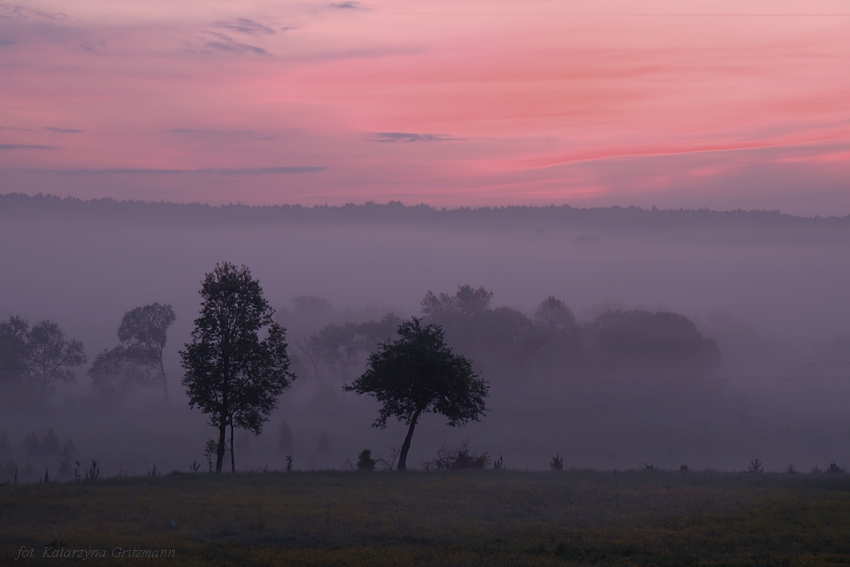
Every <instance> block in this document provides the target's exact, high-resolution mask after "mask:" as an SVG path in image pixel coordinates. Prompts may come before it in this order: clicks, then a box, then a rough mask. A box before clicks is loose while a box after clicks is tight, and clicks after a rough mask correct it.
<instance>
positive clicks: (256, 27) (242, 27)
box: [213, 18, 277, 35]
mask: <svg viewBox="0 0 850 567" xmlns="http://www.w3.org/2000/svg"><path fill="white" fill-rule="evenodd" d="M213 25H215V26H216V27H219V28H224V29H228V30H233V31H237V32H240V33H244V34H248V35H261V34H265V35H273V34H275V33H277V32H276V31H274V30H273V29H272V28H270V27H267V26H264V25H263V24H261V23H258V22H255V21H254V20H249V19H248V18H237V19H235V20H233V21H230V22H216V23H215V24H213Z"/></svg>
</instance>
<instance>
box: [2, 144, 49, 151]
mask: <svg viewBox="0 0 850 567" xmlns="http://www.w3.org/2000/svg"><path fill="white" fill-rule="evenodd" d="M58 149H59V148H57V147H56V146H42V145H37V144H0V150H58Z"/></svg>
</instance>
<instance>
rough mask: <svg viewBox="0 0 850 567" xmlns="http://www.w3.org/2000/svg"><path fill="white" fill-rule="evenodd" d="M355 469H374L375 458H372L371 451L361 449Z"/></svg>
mask: <svg viewBox="0 0 850 567" xmlns="http://www.w3.org/2000/svg"><path fill="white" fill-rule="evenodd" d="M357 470H360V471H373V470H375V459H373V458H372V451H370V450H369V449H363V450H362V451H360V454H359V455H358V456H357Z"/></svg>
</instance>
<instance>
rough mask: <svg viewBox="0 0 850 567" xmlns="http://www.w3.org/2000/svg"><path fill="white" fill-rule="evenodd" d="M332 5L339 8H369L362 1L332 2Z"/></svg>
mask: <svg viewBox="0 0 850 567" xmlns="http://www.w3.org/2000/svg"><path fill="white" fill-rule="evenodd" d="M330 7H331V8H335V9H337V10H368V8H367V7H366V6H364V5H363V4H361V3H360V2H332V3H331V4H330Z"/></svg>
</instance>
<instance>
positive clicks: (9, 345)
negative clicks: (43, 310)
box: [0, 316, 86, 399]
mask: <svg viewBox="0 0 850 567" xmlns="http://www.w3.org/2000/svg"><path fill="white" fill-rule="evenodd" d="M85 362H86V353H85V349H84V347H83V343H82V342H80V341H78V340H76V339H72V340H70V341H69V340H66V339H65V333H63V332H62V329H60V328H59V325H57V324H56V323H54V322H53V321H49V320H44V321H41V322H39V323H36V324H35V325H33V327H32V328H30V326H29V323H27V321H26V320H25V319H23V318H21V317H17V316H11V317H9V320H8V321H4V322H3V323H0V382H2V383H3V385H4V386H6V388H4V389H8V390H10V391H12V392H13V393H14V394H15V395H17V396H20V395H33V396H35V397H37V398H40V399H47V398H49V397H50V396H51V395H53V392H54V390H55V387H56V383H58V382H64V383H73V382H74V381H75V376H74V373H73V371H71V368H73V367H75V366H80V365H82V364H85Z"/></svg>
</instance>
